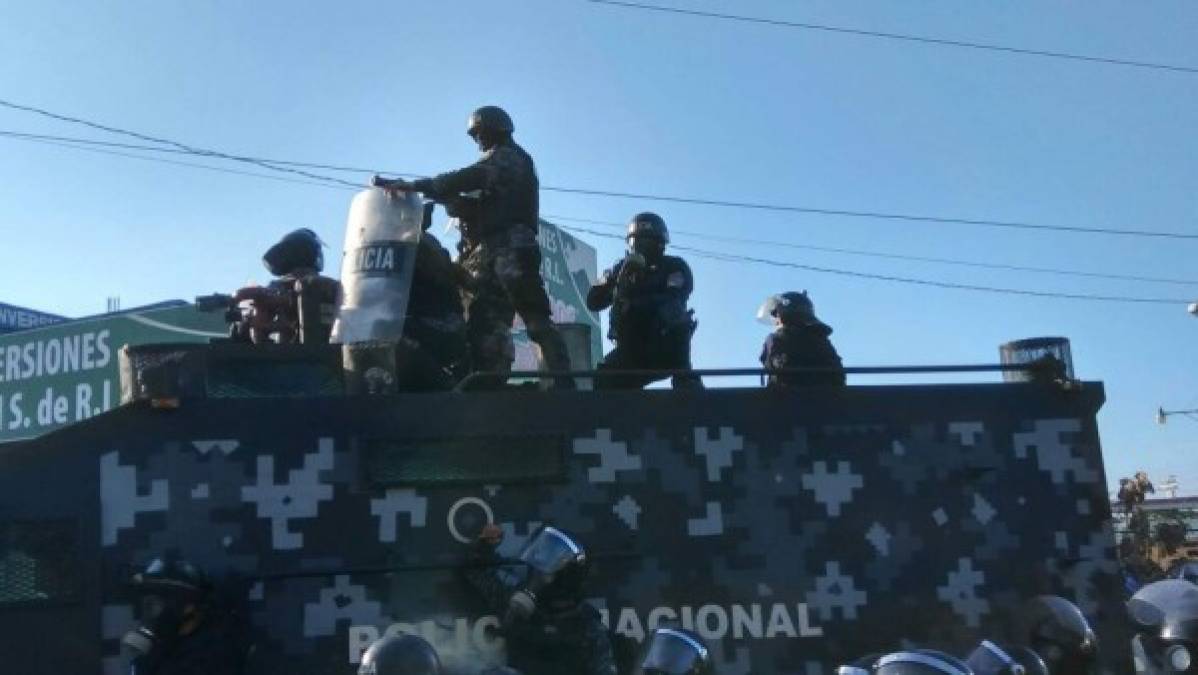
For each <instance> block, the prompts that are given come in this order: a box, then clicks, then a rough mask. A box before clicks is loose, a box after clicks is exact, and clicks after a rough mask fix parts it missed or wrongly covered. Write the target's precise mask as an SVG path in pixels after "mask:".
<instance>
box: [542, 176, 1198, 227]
mask: <svg viewBox="0 0 1198 675" xmlns="http://www.w3.org/2000/svg"><path fill="white" fill-rule="evenodd" d="M541 189H542V190H549V191H552V192H566V193H572V194H580V195H593V196H598V197H622V198H626V199H638V200H644V201H657V202H672V203H675V204H697V205H701V206H723V207H732V208H741V209H749V210H756V211H777V212H784V213H806V214H814V215H821V216H844V217H848V218H872V219H878V220H899V221H908V222H924V223H938V224H942V225H977V226H980V227H1002V228H1013V229H1021V230H1045V231H1056V232H1072V233H1085V234H1105V235H1116V236H1125V237H1156V238H1164V239H1198V234H1190V233H1186V232H1164V231H1153V230H1125V229H1116V228H1105V227H1080V226H1073V225H1048V224H1038V223H1022V222H1015V221H1001V220H982V219H973V218H946V217H941V216H926V215H916V214H904V213H883V212H880V211H851V210H846V209H827V208H817V207H811V206H789V205H784V204H761V203H754V202H733V201H722V200H718V199H700V198H697V197H672V196H664V195H651V194H638V193H633V192H613V191H609V190H586V189H582V188H560V187H559V188H549V187H542V188H541Z"/></svg>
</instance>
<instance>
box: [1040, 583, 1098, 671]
mask: <svg viewBox="0 0 1198 675" xmlns="http://www.w3.org/2000/svg"><path fill="white" fill-rule="evenodd" d="M1023 624H1024V626H1025V627H1026V631H1027V632H1026V637H1027V646H1028V647H1030V648H1031V650H1032V651H1034V652H1035V653H1036V654H1038V655H1039V656H1040V658H1041V659H1043V660H1044V664H1045V665H1046V666H1048V672H1049V673H1051V675H1077V674H1081V673H1089V672H1090V671H1091V669H1092V668H1093V666H1094V664H1095V662H1096V661H1097V659H1098V638H1097V637H1096V636H1095V634H1094V631H1093V630H1092V629H1091V628H1090V623H1089V622H1088V621H1086V617H1085V615H1083V614H1082V611H1081V610H1080V609H1078V607H1077V605H1075V604H1073V603H1072V602H1070V601H1068V600H1066V599H1065V598H1062V597H1060V596H1057V595H1041V596H1037V597H1036V598H1034V599H1032V601H1031V602H1030V603H1029V604H1028V606H1027V607H1026V608H1025V610H1024V617H1023Z"/></svg>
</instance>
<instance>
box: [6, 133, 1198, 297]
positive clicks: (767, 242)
mask: <svg viewBox="0 0 1198 675" xmlns="http://www.w3.org/2000/svg"><path fill="white" fill-rule="evenodd" d="M0 137H7V138H16V139H21V140H28V141H42V142H45V143H47V144H49V145H58V146H60V147H70V148H76V149H81V150H82V149H86V147H85V146H88V145H91V146H98V147H104V148H123V149H134V150H143V151H151V152H166V153H176V154H184V155H190V154H193V153H189V152H187V151H186V150H179V149H177V148H160V147H157V146H147V145H137V144H132V143H115V142H111V141H97V140H91V139H84V138H76V137H68V136H51V135H45V134H29V133H22V132H16V131H7V130H0ZM107 154H112V155H117V156H121V157H130V158H133V159H141V160H146V161H154V159H153V158H150V157H145V156H142V155H133V154H125V153H120V152H109V153H107ZM263 161H266V162H269V163H271V164H295V162H287V161H284V160H276V159H270V160H263ZM164 163H168V164H169V163H172V162H166V161H164ZM174 163H175V164H179V165H181V166H190V167H194V168H199V169H207V170H210V171H224V172H226V173H235V174H241V175H246V176H253V177H256V178H271V179H278V180H285V182H292V183H299V184H306V185H319V186H321V187H324V186H326V183H322V182H316V181H309V180H295V179H283V178H281V177H277V176H270V175H267V174H261V173H253V172H246V171H234V170H231V169H220V168H218V167H213V166H208V165H203V164H191V163H188V162H174ZM303 164H304V166H310V167H319V168H325V169H332V170H337V171H355V172H367V171H371V170H370V169H355V168H350V167H343V166H337V165H331V164H311V163H303ZM374 173H385V172H384V171H381V170H380V171H374ZM393 175H396V174H393ZM406 175H412V174H406ZM338 187H339V189H349V188H348V187H343V186H338ZM545 217H546V218H550V219H553V220H560V221H566V222H577V223H587V224H591V225H608V226H611V227H624V225H623V224H622V223H615V222H612V221H604V220H593V219H589V218H576V217H573V216H562V215H552V214H546V216H545ZM674 232H676V233H678V234H683V235H686V236H688V237H694V238H696V239H709V240H711V241H723V242H729V243H737V244H751V245H762V246H779V247H783V248H793V249H801V250H807V251H820V252H824V253H838V254H844V255H856V256H865V257H872V258H882V259H889V260H907V261H912V262H926V263H935V264H942V265H957V266H963V267H977V268H982V269H993V270H1005V271H1013V272H1034V273H1039V274H1056V275H1063V276H1076V277H1088V278H1094V279H1113V280H1117V281H1137V282H1144V283H1160V284H1174V285H1179V286H1195V285H1198V280H1195V279H1175V278H1167V277H1151V276H1140V275H1133V274H1113V273H1104V272H1087V271H1083V270H1066V269H1058V268H1052V267H1034V266H1029V265H1008V264H1000V263H987V262H981V261H973V260H957V259H953V258H936V257H930V256H916V255H903V254H898V253H885V252H882V251H862V250H855V249H848V248H838V247H832V246H815V245H812V244H796V243H794V242H788V241H780V240H771V239H753V238H748V237H729V236H720V235H713V234H705V233H701V232H695V231H693V230H683V229H675V230H674Z"/></svg>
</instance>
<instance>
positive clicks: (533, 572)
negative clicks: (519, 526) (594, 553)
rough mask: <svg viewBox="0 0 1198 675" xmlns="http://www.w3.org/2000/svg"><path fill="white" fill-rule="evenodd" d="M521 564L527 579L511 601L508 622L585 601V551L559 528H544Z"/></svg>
mask: <svg viewBox="0 0 1198 675" xmlns="http://www.w3.org/2000/svg"><path fill="white" fill-rule="evenodd" d="M520 560H521V562H523V563H524V564H525V565H527V566H528V576H527V577H526V579H525V582H524V583H523V584H522V585H521V587H520V589H519V590H517V591H516V592H515V593H513V594H512V595H511V597H510V598H509V600H508V617H507V618H508V620H512V619H527V618H528V617H530V616H532V615H533V613H534V612H536V611H537V610H538V609H546V608H547V609H550V610H552V609H554V608H557V607H566V606H573V605H575V604H577V603H578V602H579V601H580V600H581V598H582V583H583V581H585V580H586V576H587V572H589V571H590V562H589V560H588V558H587V554H586V550H585V549H583V547H582V544H579V543H578V540H576V539H575V538H574V537H572V536H571V535H570V534H569V533H567V532H565V531H564V530H561V529H558V528H556V527H549V526H542V527H541V528H540V529H538V530H537V531H536V532H535V533H533V535H532V536H531V537H529V540H528V543H527V544H525V545H524V550H522V551H521V552H520Z"/></svg>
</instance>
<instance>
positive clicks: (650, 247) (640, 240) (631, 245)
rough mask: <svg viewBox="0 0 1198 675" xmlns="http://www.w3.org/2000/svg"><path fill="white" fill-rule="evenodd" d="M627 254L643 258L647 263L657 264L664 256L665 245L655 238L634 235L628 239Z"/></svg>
mask: <svg viewBox="0 0 1198 675" xmlns="http://www.w3.org/2000/svg"><path fill="white" fill-rule="evenodd" d="M628 252H629V253H636V254H638V255H640V256H643V257H644V258H645V259H646V260H648V261H649V262H657V261H658V260H661V258H662V256H664V255H665V254H666V245H665V242H663V241H662V240H661V239H660V238H658V237H656V236H645V235H639V234H636V235H633V236H631V237H629V238H628Z"/></svg>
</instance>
